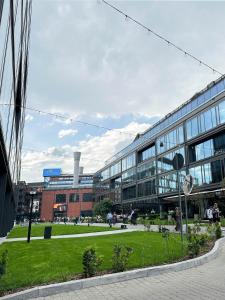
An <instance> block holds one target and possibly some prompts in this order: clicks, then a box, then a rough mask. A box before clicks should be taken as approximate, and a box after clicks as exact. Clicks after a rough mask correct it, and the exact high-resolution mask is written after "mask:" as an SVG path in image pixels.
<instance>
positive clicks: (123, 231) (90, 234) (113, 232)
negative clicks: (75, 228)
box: [0, 228, 139, 243]
mask: <svg viewBox="0 0 225 300" xmlns="http://www.w3.org/2000/svg"><path fill="white" fill-rule="evenodd" d="M134 231H139V230H138V229H135V228H133V229H131V228H130V229H122V230H112V231H100V232H90V233H78V234H67V235H52V237H51V238H52V239H70V238H82V237H92V236H103V235H115V234H121V233H127V232H134ZM43 239H44V237H43V236H36V237H31V240H43ZM26 240H27V238H26V237H22V238H10V239H4V241H3V242H7V243H8V242H21V241H26ZM0 243H1V242H0Z"/></svg>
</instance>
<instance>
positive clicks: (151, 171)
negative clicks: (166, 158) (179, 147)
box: [137, 160, 156, 180]
mask: <svg viewBox="0 0 225 300" xmlns="http://www.w3.org/2000/svg"><path fill="white" fill-rule="evenodd" d="M155 174H156V162H155V160H153V161H150V162H148V163H145V164H143V165H141V166H138V167H137V177H138V180H139V179H143V178H146V177H151V176H154V175H155Z"/></svg>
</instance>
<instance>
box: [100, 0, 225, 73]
mask: <svg viewBox="0 0 225 300" xmlns="http://www.w3.org/2000/svg"><path fill="white" fill-rule="evenodd" d="M102 3H104V4H105V5H107V6H109V7H110V8H112V9H113V10H114V11H116V12H117V13H119V14H121V15H123V16H124V17H125V20H128V19H129V20H131V21H132V22H134V23H135V24H136V25H138V26H140V27H142V28H143V29H145V30H147V32H149V33H151V34H152V35H154V36H155V37H157V38H158V39H160V40H161V41H163V42H165V43H166V44H167V45H169V46H172V47H174V48H175V49H177V50H178V51H180V52H182V53H183V54H185V55H186V56H189V57H190V58H191V59H193V60H195V61H197V62H198V63H199V64H200V65H203V66H205V67H206V68H208V69H210V70H211V71H213V73H217V74H219V75H220V76H223V75H224V74H223V73H222V72H220V71H218V70H217V69H216V68H214V67H212V66H210V65H209V64H207V63H205V62H204V61H203V60H201V59H199V58H197V57H196V56H195V55H193V54H191V53H190V52H189V51H187V50H184V49H183V48H181V47H180V46H178V45H177V44H175V43H173V42H172V41H170V40H169V39H167V38H165V37H164V36H162V35H161V34H159V33H157V32H156V31H154V30H153V29H151V28H149V27H148V26H146V25H144V24H143V23H141V22H140V21H138V20H137V19H134V18H133V17H131V16H129V15H128V14H127V13H125V12H123V11H122V10H121V9H119V8H118V7H116V6H114V5H112V4H111V3H109V2H107V1H106V0H102Z"/></svg>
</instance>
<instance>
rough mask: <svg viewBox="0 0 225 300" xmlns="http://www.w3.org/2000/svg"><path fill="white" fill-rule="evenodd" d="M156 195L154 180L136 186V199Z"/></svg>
mask: <svg viewBox="0 0 225 300" xmlns="http://www.w3.org/2000/svg"><path fill="white" fill-rule="evenodd" d="M154 194H156V182H155V179H152V180H149V181H145V182H142V183H139V184H138V197H145V196H150V195H154Z"/></svg>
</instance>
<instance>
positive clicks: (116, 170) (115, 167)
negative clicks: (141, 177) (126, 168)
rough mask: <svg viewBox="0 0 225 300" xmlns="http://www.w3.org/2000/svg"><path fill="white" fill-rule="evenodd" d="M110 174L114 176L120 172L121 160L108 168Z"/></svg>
mask: <svg viewBox="0 0 225 300" xmlns="http://www.w3.org/2000/svg"><path fill="white" fill-rule="evenodd" d="M110 171H111V172H110V176H115V175H117V174H119V173H120V172H121V161H119V162H118V163H116V164H114V165H112V166H111V168H110Z"/></svg>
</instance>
